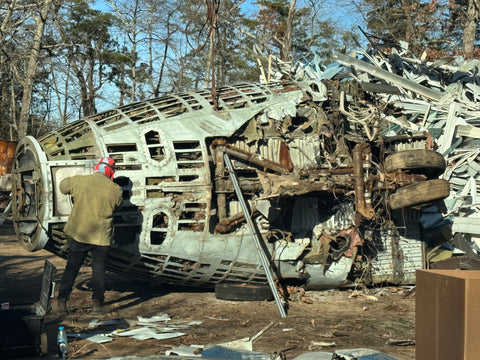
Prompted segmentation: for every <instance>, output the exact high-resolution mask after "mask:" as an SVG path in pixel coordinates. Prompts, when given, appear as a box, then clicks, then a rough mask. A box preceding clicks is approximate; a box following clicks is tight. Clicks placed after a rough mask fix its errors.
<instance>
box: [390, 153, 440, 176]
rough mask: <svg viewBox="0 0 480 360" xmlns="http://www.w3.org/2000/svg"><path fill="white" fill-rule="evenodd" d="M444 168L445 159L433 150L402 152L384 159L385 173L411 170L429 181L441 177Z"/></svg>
mask: <svg viewBox="0 0 480 360" xmlns="http://www.w3.org/2000/svg"><path fill="white" fill-rule="evenodd" d="M445 168H446V163H445V158H444V157H443V155H442V154H440V153H438V152H436V151H434V150H425V149H413V150H404V151H399V152H397V153H394V154H392V155H389V156H387V157H386V159H385V172H387V173H392V172H395V171H397V170H411V171H412V172H414V173H417V174H425V175H426V176H427V177H428V178H429V179H432V178H436V177H438V176H439V175H441V174H442V173H443V172H444V171H445Z"/></svg>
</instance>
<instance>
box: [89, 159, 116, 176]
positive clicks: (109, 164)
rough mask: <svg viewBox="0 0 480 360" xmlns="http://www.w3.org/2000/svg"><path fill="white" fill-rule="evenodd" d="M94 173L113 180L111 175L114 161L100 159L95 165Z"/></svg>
mask: <svg viewBox="0 0 480 360" xmlns="http://www.w3.org/2000/svg"><path fill="white" fill-rule="evenodd" d="M94 172H101V173H104V174H105V175H107V176H108V177H109V178H110V179H111V180H113V175H114V174H115V160H113V159H112V158H110V157H107V156H106V157H103V158H101V159H100V161H99V162H98V164H97V165H95V170H94Z"/></svg>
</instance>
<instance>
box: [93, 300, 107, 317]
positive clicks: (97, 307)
mask: <svg viewBox="0 0 480 360" xmlns="http://www.w3.org/2000/svg"><path fill="white" fill-rule="evenodd" d="M108 312H109V309H108V307H107V306H105V305H104V304H103V303H102V302H101V301H100V300H98V299H93V308H92V314H107V313H108Z"/></svg>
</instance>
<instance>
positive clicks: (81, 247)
mask: <svg viewBox="0 0 480 360" xmlns="http://www.w3.org/2000/svg"><path fill="white" fill-rule="evenodd" d="M114 174H115V160H113V159H112V158H109V157H103V158H101V159H100V162H99V163H98V164H97V165H96V166H95V171H94V173H93V174H91V175H76V176H71V177H67V178H65V179H63V180H62V181H61V182H60V191H61V192H62V194H69V195H71V196H72V198H73V208H72V212H71V214H70V216H69V218H68V221H67V224H66V225H65V229H64V232H65V234H66V235H67V236H68V256H67V265H66V267H65V271H64V272H63V276H62V280H61V283H60V290H59V292H58V313H59V314H66V313H67V311H68V309H67V299H68V297H69V295H70V293H71V292H72V288H73V284H74V282H75V279H76V277H77V274H78V271H79V270H80V267H81V266H82V264H83V262H84V261H85V257H86V256H87V253H89V252H90V253H91V258H92V291H93V293H92V299H93V310H92V312H94V313H103V312H105V308H104V306H103V301H104V293H105V259H106V257H107V254H108V250H109V247H110V244H111V241H112V236H113V227H112V219H113V212H114V211H115V209H117V208H118V207H119V206H120V204H121V203H122V189H121V188H120V186H118V185H117V184H115V183H114V182H113V181H112V180H113V176H114Z"/></svg>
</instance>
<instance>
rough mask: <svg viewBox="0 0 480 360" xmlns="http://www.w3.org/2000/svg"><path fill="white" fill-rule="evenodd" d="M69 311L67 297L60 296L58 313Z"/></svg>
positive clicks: (65, 313)
mask: <svg viewBox="0 0 480 360" xmlns="http://www.w3.org/2000/svg"><path fill="white" fill-rule="evenodd" d="M67 313H68V308H67V299H65V298H58V304H57V314H58V315H67Z"/></svg>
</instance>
